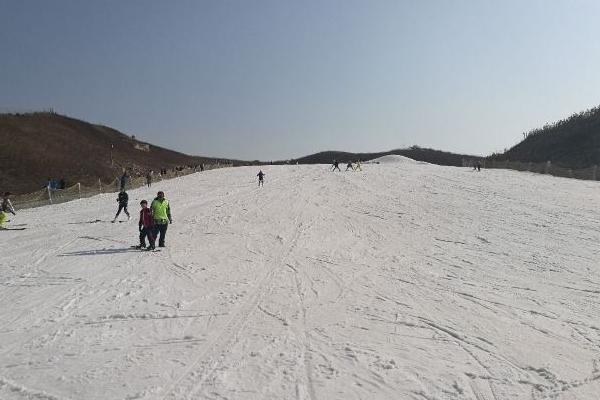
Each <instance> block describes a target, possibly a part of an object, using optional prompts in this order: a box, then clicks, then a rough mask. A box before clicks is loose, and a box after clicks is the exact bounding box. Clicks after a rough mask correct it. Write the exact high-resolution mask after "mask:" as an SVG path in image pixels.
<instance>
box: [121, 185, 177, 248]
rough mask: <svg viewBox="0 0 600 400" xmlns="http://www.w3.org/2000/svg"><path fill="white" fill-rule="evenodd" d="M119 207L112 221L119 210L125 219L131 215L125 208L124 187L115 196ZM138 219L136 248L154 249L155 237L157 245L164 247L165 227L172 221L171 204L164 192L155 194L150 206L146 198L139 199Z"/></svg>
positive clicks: (126, 198)
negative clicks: (138, 240) (137, 242)
mask: <svg viewBox="0 0 600 400" xmlns="http://www.w3.org/2000/svg"><path fill="white" fill-rule="evenodd" d="M117 202H118V203H119V208H118V210H117V215H115V218H114V219H113V221H112V222H116V221H117V218H118V217H119V214H120V213H121V211H123V212H124V213H125V215H127V220H130V219H131V215H130V214H129V211H128V210H127V205H128V203H129V195H128V194H127V192H126V191H125V189H121V191H120V192H119V195H118V197H117ZM140 207H141V210H140V219H139V221H138V229H139V233H140V237H139V239H140V244H139V245H137V246H135V248H137V249H141V250H143V249H145V250H154V249H155V244H156V239H157V238H158V247H165V237H166V235H167V228H168V227H169V224H172V223H173V218H172V217H171V205H170V204H169V200H167V199H166V198H165V193H164V192H163V191H159V192H158V193H157V194H156V198H155V199H154V200H152V203H150V206H148V201H147V200H142V201H140ZM146 238H147V239H148V245H146Z"/></svg>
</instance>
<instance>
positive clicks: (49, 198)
mask: <svg viewBox="0 0 600 400" xmlns="http://www.w3.org/2000/svg"><path fill="white" fill-rule="evenodd" d="M47 189H48V200H50V204H52V190H51V189H50V186H48V187H47Z"/></svg>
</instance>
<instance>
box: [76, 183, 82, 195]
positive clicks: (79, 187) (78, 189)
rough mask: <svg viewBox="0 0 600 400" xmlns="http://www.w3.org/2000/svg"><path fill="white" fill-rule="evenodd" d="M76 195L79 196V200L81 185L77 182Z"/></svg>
mask: <svg viewBox="0 0 600 400" xmlns="http://www.w3.org/2000/svg"><path fill="white" fill-rule="evenodd" d="M77 194H78V195H79V198H81V183H79V182H77Z"/></svg>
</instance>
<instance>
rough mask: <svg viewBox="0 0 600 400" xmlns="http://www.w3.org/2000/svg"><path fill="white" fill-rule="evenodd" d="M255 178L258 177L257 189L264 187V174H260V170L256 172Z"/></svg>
mask: <svg viewBox="0 0 600 400" xmlns="http://www.w3.org/2000/svg"><path fill="white" fill-rule="evenodd" d="M256 176H258V187H261V186H265V181H264V179H263V178H264V176H265V174H264V173H263V172H262V170H260V171H258V174H256Z"/></svg>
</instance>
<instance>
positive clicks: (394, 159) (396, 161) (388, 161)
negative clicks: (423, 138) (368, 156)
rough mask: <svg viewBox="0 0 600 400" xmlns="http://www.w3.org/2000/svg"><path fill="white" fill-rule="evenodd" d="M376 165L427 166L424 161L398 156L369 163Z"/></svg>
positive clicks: (384, 157) (389, 156) (383, 157)
mask: <svg viewBox="0 0 600 400" xmlns="http://www.w3.org/2000/svg"><path fill="white" fill-rule="evenodd" d="M368 163H374V164H427V163H426V162H424V161H415V160H413V159H412V158H408V157H404V156H401V155H398V154H388V155H387V156H382V157H379V158H376V159H374V160H371V161H368Z"/></svg>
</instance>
